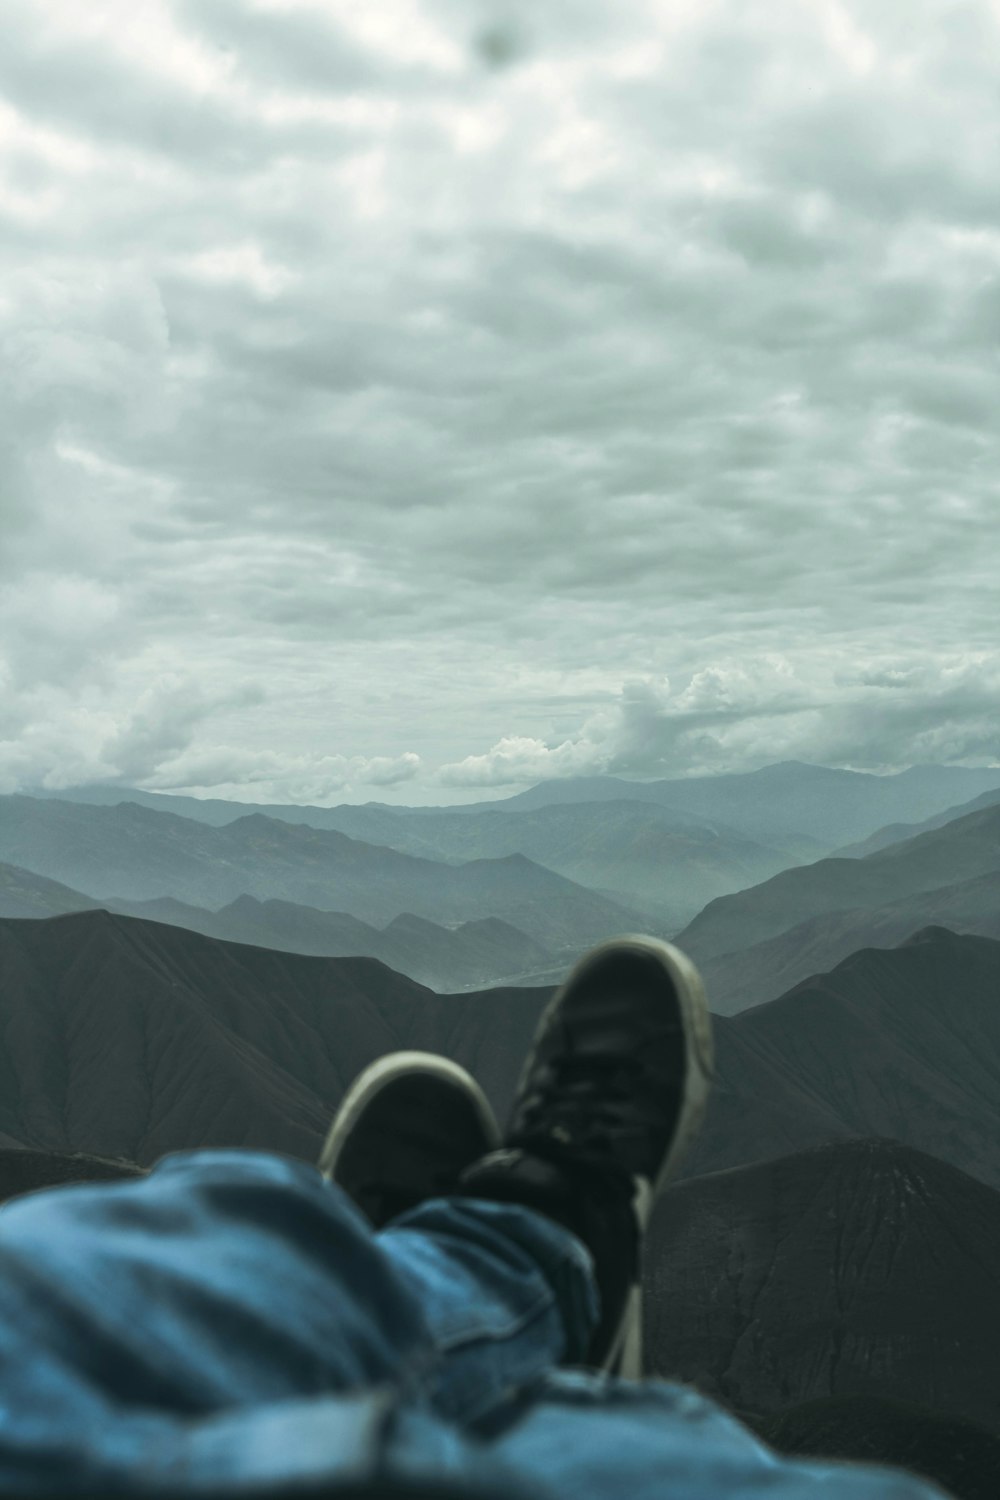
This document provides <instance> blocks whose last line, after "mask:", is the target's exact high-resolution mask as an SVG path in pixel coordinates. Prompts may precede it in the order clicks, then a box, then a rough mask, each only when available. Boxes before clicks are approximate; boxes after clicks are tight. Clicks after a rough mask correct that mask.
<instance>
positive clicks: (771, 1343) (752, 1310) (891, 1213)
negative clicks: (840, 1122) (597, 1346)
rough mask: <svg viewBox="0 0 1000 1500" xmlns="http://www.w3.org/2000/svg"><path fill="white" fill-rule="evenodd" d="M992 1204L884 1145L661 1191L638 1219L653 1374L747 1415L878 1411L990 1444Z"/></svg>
mask: <svg viewBox="0 0 1000 1500" xmlns="http://www.w3.org/2000/svg"><path fill="white" fill-rule="evenodd" d="M998 1243H1000V1193H997V1192H996V1191H995V1190H994V1189H992V1188H988V1187H986V1186H984V1185H983V1184H982V1183H981V1182H977V1181H976V1180H975V1179H974V1178H972V1177H969V1176H967V1175H966V1174H965V1173H964V1172H960V1171H958V1170H957V1169H956V1168H954V1167H951V1166H949V1165H947V1163H945V1162H941V1161H937V1160H935V1159H934V1158H933V1157H930V1156H927V1155H925V1154H924V1153H923V1152H920V1151H914V1150H912V1149H910V1148H909V1147H906V1146H902V1145H900V1144H899V1143H898V1142H896V1141H879V1140H866V1141H850V1142H844V1143H841V1144H838V1145H834V1146H824V1147H821V1148H819V1149H817V1150H814V1151H805V1152H800V1153H797V1154H796V1155H794V1156H788V1157H785V1158H783V1159H781V1160H780V1161H774V1162H768V1163H765V1164H764V1165H761V1166H754V1167H742V1168H738V1169H735V1170H732V1171H728V1172H718V1173H714V1174H712V1175H710V1176H707V1177H701V1178H697V1179H695V1180H693V1181H690V1182H685V1183H681V1184H679V1185H677V1186H675V1187H674V1188H673V1189H672V1190H671V1191H670V1192H669V1193H668V1194H667V1196H666V1197H665V1199H664V1200H663V1201H662V1203H661V1205H660V1206H659V1208H658V1210H657V1212H656V1214H655V1215H654V1217H653V1222H652V1226H651V1232H650V1239H649V1245H648V1271H647V1340H648V1348H649V1351H650V1359H651V1364H652V1368H653V1370H654V1371H655V1372H656V1373H658V1374H662V1375H669V1376H672V1377H679V1378H680V1379H682V1380H689V1381H692V1382H693V1383H694V1384H696V1385H698V1386H699V1387H700V1388H701V1389H702V1390H704V1391H706V1392H707V1393H708V1394H710V1395H713V1396H716V1397H718V1398H719V1399H720V1400H722V1401H723V1402H725V1403H726V1404H727V1405H729V1406H732V1407H734V1408H736V1409H737V1410H739V1411H745V1412H748V1413H758V1414H768V1413H776V1412H779V1411H781V1410H782V1409H784V1408H787V1407H789V1406H793V1405H797V1404H798V1403H800V1402H804V1401H809V1400H815V1399H818V1398H821V1397H823V1398H826V1397H833V1396H867V1395H873V1396H886V1395H889V1396H893V1397H895V1398H896V1399H899V1400H903V1401H910V1402H915V1403H917V1404H918V1405H922V1406H926V1407H931V1408H933V1409H934V1410H936V1411H937V1412H938V1413H940V1414H942V1415H952V1416H958V1417H966V1418H969V1419H972V1420H974V1421H978V1422H980V1423H983V1424H985V1425H986V1426H988V1427H991V1428H994V1429H1000V1343H998V1341H997V1337H996V1330H997V1328H998V1327H1000V1283H998V1281H997V1276H996V1245H997V1244H998Z"/></svg>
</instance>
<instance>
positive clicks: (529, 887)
mask: <svg viewBox="0 0 1000 1500" xmlns="http://www.w3.org/2000/svg"><path fill="white" fill-rule="evenodd" d="M0 859H3V860H6V861H8V862H10V863H12V864H15V865H21V866H23V867H24V868H26V869H29V870H32V871H34V872H36V873H38V874H41V875H45V876H47V877H48V878H50V879H55V880H59V881H62V882H64V883H65V884H66V885H69V886H72V887H74V888H75V889H77V890H79V891H82V892H83V893H84V894H86V895H87V896H89V897H91V898H93V899H96V900H111V901H114V900H115V899H117V898H127V899H128V900H129V901H136V900H151V899H156V898H159V897H163V896H169V897H173V898H175V899H176V900H179V901H184V902H188V903H190V904H192V905H194V906H202V907H207V908H210V909H215V908H218V907H221V906H224V905H226V904H228V903H229V902H232V901H234V900H236V899H237V898H238V897H240V896H243V895H250V896H253V897H256V898H257V899H258V900H262V901H264V900H269V899H276V900H282V901H289V902H293V903H295V904H298V905H304V906H312V907H317V908H318V909H320V910H325V911H331V910H333V911H348V912H350V913H351V915H352V916H355V917H358V918H359V919H360V920H362V921H364V922H367V923H369V924H372V925H374V926H384V925H386V924H387V923H389V922H391V921H392V919H393V918H394V917H397V916H399V915H401V914H402V913H404V912H412V913H414V914H415V915H416V916H419V917H423V918H425V919H426V920H427V921H431V922H436V923H438V924H439V925H447V926H453V925H454V926H457V925H459V924H460V923H464V922H468V921H475V920H482V919H486V918H500V919H501V920H503V921H506V922H509V923H510V924H511V925H512V926H514V927H516V928H519V929H520V930H522V931H523V932H525V933H527V935H528V936H529V937H531V938H533V939H534V940H535V941H536V942H538V943H540V944H541V945H542V946H543V947H545V948H547V949H550V950H551V949H556V950H562V949H564V948H572V947H575V946H579V945H581V944H583V945H586V944H589V943H592V942H595V941H597V940H599V939H600V938H602V937H606V936H610V935H611V934H613V933H615V932H621V931H625V930H629V929H630V928H634V927H635V926H637V925H642V919H641V918H639V917H638V916H637V914H635V913H632V912H630V911H628V910H627V909H626V908H623V907H621V906H617V905H615V904H614V903H612V902H610V901H608V900H606V899H605V898H604V897H602V896H599V895H596V894H595V893H594V892H593V891H589V890H586V889H584V887H582V886H578V885H576V884H574V883H573V882H572V881H568V880H566V879H565V877H563V876H560V875H556V874H554V873H553V872H552V871H549V870H545V869H543V868H542V867H541V866H539V865H536V864H534V863H533V862H532V861H531V860H529V859H527V858H525V857H524V856H523V855H511V856H509V857H507V858H505V859H497V860H473V861H470V862H469V863H467V864H464V865H461V866H453V865H446V864H442V863H440V862H436V861H432V860H425V859H418V858H416V857H414V856H412V855H406V854H400V853H397V852H396V851H395V850H392V849H386V848H382V847H379V846H376V845H371V844H365V843H362V842H360V841H359V840H356V839H351V838H349V837H348V836H347V835H346V834H342V833H338V832H336V831H334V830H329V831H318V830H316V829H313V828H309V827H307V826H293V825H290V824H286V823H280V822H277V821H275V820H274V819H271V818H266V817H264V816H262V815H260V814H254V815H252V816H250V817H246V818H240V819H238V820H237V821H236V822H234V823H231V824H229V825H227V826H225V827H222V828H212V827H208V826H206V825H203V824H199V823H196V822H194V821H193V820H192V819H189V818H180V817H177V816H175V815H174V814H171V813H162V812H156V813H154V812H150V811H147V810H146V809H145V808H142V807H139V806H137V805H136V804H133V803H123V804H121V805H119V806H116V807H90V806H86V805H84V804H76V803H69V802H60V801H56V800H51V801H45V800H36V799H32V798H27V797H6V798H0Z"/></svg>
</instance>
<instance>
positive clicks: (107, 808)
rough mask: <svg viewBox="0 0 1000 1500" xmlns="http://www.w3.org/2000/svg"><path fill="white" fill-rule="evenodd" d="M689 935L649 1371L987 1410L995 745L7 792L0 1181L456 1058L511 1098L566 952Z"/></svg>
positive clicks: (712, 1384)
mask: <svg viewBox="0 0 1000 1500" xmlns="http://www.w3.org/2000/svg"><path fill="white" fill-rule="evenodd" d="M628 931H646V932H651V933H653V934H655V935H660V936H663V937H668V938H671V939H673V940H676V941H677V942H678V943H679V945H680V946H681V947H682V948H684V949H685V951H687V952H689V953H690V954H691V956H692V957H693V958H694V959H695V961H696V962H697V963H698V965H699V967H700V968H701V970H702V972H703V974H704V976H705V980H706V987H707V990H708V995H709V1002H710V1005H711V1007H712V1009H713V1011H714V1013H715V1038H716V1054H717V1079H716V1084H715V1088H714V1092H713V1095H712V1099H711V1103H710V1108H709V1112H708V1115H707V1118H706V1121H705V1124H704V1128H703V1130H702V1132H701V1136H700V1138H699V1139H698V1141H697V1143H696V1144H695V1146H694V1148H693V1149H692V1151H691V1153H690V1155H689V1157H688V1159H687V1160H686V1162H685V1163H684V1165H683V1168H682V1172H681V1175H680V1179H679V1180H678V1181H677V1182H676V1183H675V1185H674V1186H673V1187H672V1188H671V1189H670V1190H669V1192H668V1193H667V1195H666V1196H665V1198H664V1200H663V1202H662V1203H661V1205H660V1207H659V1208H658V1210H657V1214H656V1217H655V1220H654V1225H653V1231H652V1235H651V1240H650V1245H649V1255H648V1258H647V1271H646V1277H647V1290H648V1293H649V1296H648V1298H647V1325H648V1326H647V1348H648V1359H649V1367H650V1369H651V1370H652V1371H656V1372H660V1373H665V1374H673V1375H679V1376H680V1377H681V1378H683V1379H686V1380H691V1381H693V1382H694V1383H695V1384H699V1385H701V1386H702V1388H704V1389H705V1390H707V1391H709V1392H710V1393H711V1394H714V1395H717V1396H718V1397H719V1398H720V1399H722V1400H724V1401H726V1402H728V1403H729V1404H731V1405H732V1406H733V1408H734V1410H737V1411H738V1412H740V1413H741V1414H743V1415H744V1416H747V1417H748V1418H749V1417H752V1418H753V1419H754V1420H756V1421H759V1422H764V1421H765V1420H769V1419H771V1418H775V1419H776V1418H777V1416H778V1414H780V1413H781V1412H782V1411H783V1410H784V1409H785V1408H787V1407H788V1406H789V1405H790V1404H794V1403H797V1402H801V1401H805V1400H814V1399H827V1398H829V1399H834V1398H840V1397H845V1398H847V1397H859V1398H860V1397H864V1398H866V1399H867V1398H876V1397H877V1398H879V1399H881V1398H893V1399H898V1400H903V1401H908V1402H912V1403H917V1404H920V1405H922V1406H924V1407H926V1408H929V1409H933V1410H934V1411H935V1412H938V1413H942V1414H946V1415H948V1416H949V1417H963V1418H967V1419H970V1420H972V1421H975V1422H978V1423H980V1424H984V1425H985V1426H987V1427H989V1426H991V1425H993V1426H1000V1404H998V1403H1000V1397H998V1395H997V1392H998V1391H1000V1354H998V1350H1000V1337H998V1333H1000V1305H998V1304H997V1301H996V1291H995V1277H994V1276H993V1273H992V1266H993V1261H994V1259H995V1246H996V1243H997V1237H998V1234H1000V770H993V771H988V770H984V771H968V770H966V769H963V768H954V767H923V768H920V769H919V770H915V771H912V772H907V773H903V774H902V775H900V776H897V777H875V776H866V775H862V774H860V773H851V772H841V771H830V770H828V769H827V768H824V767H809V766H801V765H798V764H797V763H791V764H788V765H784V766H772V767H767V768H765V769H764V770H763V771H761V772H755V773H752V774H750V775H747V776H743V777H720V778H707V777H706V778H700V779H695V780H690V781H687V782H673V783H671V782H660V783H631V782H621V781H617V780H615V779H614V778H596V779H594V778H591V779H588V780H586V781H583V782H573V781H572V780H569V781H562V782H557V783H546V784H543V785H541V786H539V787H537V788H535V789H534V790H533V792H532V793H529V794H524V796H522V797H520V798H517V797H515V798H511V799H508V801H506V802H504V803H499V804H473V805H472V806H470V807H468V808H460V809H456V808H447V809H423V808H421V809H418V808H412V809H401V808H386V807H380V806H376V805H371V806H368V807H361V808H358V807H344V808H321V809H311V808H307V807H300V808H287V807H286V808H267V809H261V810H255V809H253V808H250V807H239V806H237V805H235V804H231V803H230V804H220V803H218V802H207V803H204V804H197V803H194V799H185V798H169V797H166V796H162V795H156V794H152V793H146V792H141V791H135V792H131V791H129V790H128V789H108V788H90V789H88V788H79V789H74V790H73V791H72V792H69V793H66V794H62V795H54V794H53V795H46V796H39V797H20V796H19V797H4V798H0V1019H2V1026H3V1032H2V1035H3V1047H2V1049H0V1073H2V1085H3V1086H2V1088H0V1191H2V1193H3V1195H4V1196H9V1195H10V1194H11V1193H13V1192H17V1191H23V1190H25V1187H26V1186H31V1185H43V1184H44V1183H46V1182H50V1181H54V1180H60V1174H62V1176H63V1177H64V1178H70V1177H73V1176H74V1175H75V1176H81V1175H84V1176H85V1175H88V1174H90V1175H100V1174H101V1173H104V1174H106V1175H115V1174H116V1173H129V1172H135V1171H136V1170H141V1169H143V1168H145V1167H148V1166H149V1165H150V1164H151V1163H152V1162H154V1161H155V1160H156V1159H157V1158H158V1157H160V1156H161V1155H163V1154H164V1153H166V1152H169V1151H174V1150H179V1149H187V1148H191V1147H198V1146H206V1145H213V1146H252V1147H260V1148H266V1149H272V1150H277V1151H281V1152H287V1153H289V1154H291V1155H294V1156H298V1157H301V1158H303V1159H306V1160H314V1159H315V1157H316V1154H317V1151H318V1149H319V1145H320V1142H321V1140H322V1137H323V1134H324V1132H325V1130H326V1128H327V1126H328V1124H329V1120H330V1117H331V1114H332V1112H333V1111H334V1110H335V1108H336V1106H337V1103H338V1101H339V1100H340V1098H341V1097H342V1096H343V1094H344V1091H345V1090H346V1088H347V1087H348V1086H349V1084H350V1083H351V1081H352V1079H353V1078H354V1077H355V1076H356V1074H357V1073H358V1071H359V1070H360V1069H361V1068H362V1067H364V1066H365V1065H366V1064H367V1063H368V1062H370V1061H371V1060H372V1059H373V1058H375V1057H377V1056H379V1055H381V1054H382V1053H385V1052H387V1051H392V1050H395V1049H397V1048H419V1049H424V1050H430V1051H436V1052H441V1053H443V1054H445V1055H446V1056H449V1057H452V1058H455V1059H456V1060H457V1061H459V1062H460V1063H462V1064H463V1065H464V1066H465V1067H467V1068H468V1069H469V1070H470V1071H471V1072H472V1073H473V1074H475V1076H476V1077H478V1078H479V1080H480V1081H481V1083H482V1084H483V1086H484V1088H485V1089H486V1092H487V1094H488V1095H489V1096H490V1098H491V1100H492V1102H493V1103H494V1106H495V1107H496V1108H497V1110H498V1112H499V1113H500V1115H501V1118H502V1117H503V1115H504V1114H505V1113H506V1111H507V1109H508V1108H509V1105H510V1102H511V1099H512V1095H513V1091H514V1088H515V1086H516V1081H517V1078H518V1075H519V1072H520V1069H521V1066H522V1064H523V1061H524V1057H525V1054H526V1052H527V1049H528V1047H529V1045H530V1040H531V1036H532V1033H533V1030H534V1027H535V1025H536V1023H537V1019H538V1016H539V1014H540V1011H541V1008H542V1006H543V1005H544V1004H545V1002H546V1000H547V998H548V996H549V995H550V994H551V992H552V986H553V985H554V984H556V983H557V982H558V981H559V979H560V978H561V977H562V975H563V974H564V972H565V970H566V968H567V966H568V965H569V963H571V962H572V961H573V959H575V958H576V957H577V956H578V955H579V954H580V953H581V952H583V951H584V950H585V949H586V948H587V947H589V946H591V945H592V944H593V943H595V942H597V941H600V940H602V939H604V938H607V937H610V936H614V935H617V934H621V933H623V932H628Z"/></svg>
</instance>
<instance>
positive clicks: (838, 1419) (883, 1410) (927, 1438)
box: [751, 1396, 1000, 1500]
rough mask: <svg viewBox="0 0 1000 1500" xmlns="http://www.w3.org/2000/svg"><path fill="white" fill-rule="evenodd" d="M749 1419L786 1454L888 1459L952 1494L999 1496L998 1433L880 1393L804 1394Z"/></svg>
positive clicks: (970, 1498) (981, 1499) (967, 1499)
mask: <svg viewBox="0 0 1000 1500" xmlns="http://www.w3.org/2000/svg"><path fill="white" fill-rule="evenodd" d="M751 1425H753V1426H754V1427H755V1430H756V1431H757V1433H758V1435H759V1436H760V1437H762V1438H763V1439H764V1440H765V1442H768V1443H770V1444H771V1446H772V1447H774V1448H777V1449H779V1450H780V1451H781V1452H783V1453H788V1454H791V1455H796V1456H801V1457H803V1458H806V1457H808V1458H833V1459H843V1460H846V1461H849V1462H855V1463H865V1464H888V1465H889V1466H890V1467H892V1468H900V1469H904V1470H906V1471H907V1472H909V1473H912V1474H919V1475H921V1477H922V1478H924V1479H930V1480H932V1481H933V1482H934V1483H935V1484H939V1485H941V1487H942V1488H943V1489H944V1490H946V1491H947V1493H948V1494H949V1495H951V1496H953V1497H954V1500H996V1495H997V1490H998V1488H1000V1485H998V1476H1000V1432H997V1431H993V1430H991V1429H990V1428H988V1427H984V1426H981V1425H980V1424H979V1423H978V1422H970V1421H968V1420H965V1419H963V1418H961V1417H954V1416H943V1415H942V1414H941V1413H940V1412H936V1411H931V1410H930V1409H929V1408H927V1407H925V1406H914V1405H912V1404H910V1403H909V1402H905V1401H894V1400H892V1399H889V1398H886V1397H881V1396H833V1397H830V1398H828V1399H825V1400H819V1401H806V1402H803V1404H802V1405H801V1406H794V1407H791V1408H789V1410H787V1411H784V1412H782V1413H780V1415H778V1416H772V1417H765V1418H763V1419H762V1420H760V1421H758V1422H754V1423H752V1424H751Z"/></svg>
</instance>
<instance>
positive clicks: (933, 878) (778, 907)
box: [677, 805, 1000, 964]
mask: <svg viewBox="0 0 1000 1500" xmlns="http://www.w3.org/2000/svg"><path fill="white" fill-rule="evenodd" d="M998 869H1000V806H996V805H994V806H989V807H984V808H980V809H979V810H978V811H975V812H971V813H966V814H965V815H964V816H963V817H959V818H954V819H952V820H951V821H950V822H948V823H945V824H944V825H943V826H942V827H940V828H936V829H933V830H931V831H930V832H927V833H921V834H918V835H917V836H916V837H915V838H911V839H906V840H904V841H903V842H902V843H895V844H891V845H889V846H888V847H886V848H882V849H879V850H876V851H875V852H874V853H872V854H869V855H866V856H865V857H864V858H863V859H845V858H830V859H821V860H817V861H816V863H815V864H811V865H804V866H802V867H801V868H800V869H796V870H786V871H784V872H783V873H782V874H780V875H775V876H773V877H772V878H771V879H770V880H766V881H764V882H763V883H762V884H760V885H756V886H752V887H750V888H749V889H747V890H744V891H739V892H737V893H735V894H734V895H729V896H721V897H719V898H718V899H717V900H715V901H711V902H709V904H708V905H707V906H706V907H705V908H704V910H703V911H701V912H700V913H699V914H698V916H697V917H695V919H694V921H693V922H691V923H689V924H688V926H687V927H685V928H684V929H683V931H682V932H681V933H680V934H679V935H678V937H677V942H678V943H679V945H680V946H681V947H682V948H683V949H684V950H685V951H686V952H688V953H690V955H691V957H692V958H694V960H695V961H696V962H697V963H700V964H707V962H708V960H710V959H713V958H717V957H721V956H722V955H723V954H727V953H735V952H737V951H738V950H742V949H747V948H750V947H753V946H754V945H755V944H758V943H763V942H766V941H768V940H769V939H771V938H775V937H777V936H779V935H780V934H781V933H784V932H788V931H789V930H790V929H791V928H793V927H796V926H798V924H799V923H800V922H805V921H808V920H809V919H811V918H814V917H818V916H822V915H825V914H828V913H832V912H844V911H851V910H854V909H856V908H865V909H871V908H877V907H883V906H885V905H886V904H888V903H890V902H898V901H901V900H903V899H904V898H906V897H911V896H917V895H923V894H925V893H927V892H931V891H936V890H939V889H941V888H942V887H945V886H954V885H957V884H958V883H959V882H961V881H969V880H974V879H975V878H977V877H979V876H983V875H989V874H992V873H993V872H994V871H996V870H998Z"/></svg>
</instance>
